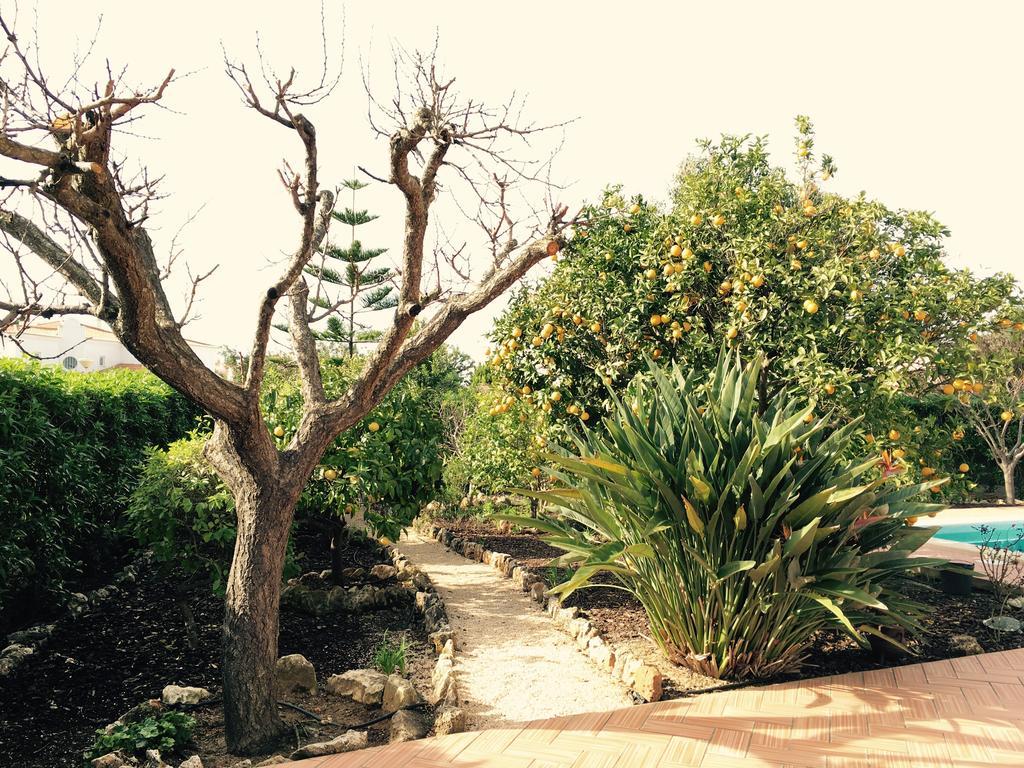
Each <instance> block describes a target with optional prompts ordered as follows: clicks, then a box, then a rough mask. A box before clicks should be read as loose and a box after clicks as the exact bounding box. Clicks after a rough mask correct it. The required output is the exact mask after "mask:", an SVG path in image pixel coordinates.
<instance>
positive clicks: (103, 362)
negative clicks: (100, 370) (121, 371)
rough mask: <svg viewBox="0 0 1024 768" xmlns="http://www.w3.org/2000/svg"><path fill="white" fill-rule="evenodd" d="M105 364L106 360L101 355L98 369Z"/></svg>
mask: <svg viewBox="0 0 1024 768" xmlns="http://www.w3.org/2000/svg"><path fill="white" fill-rule="evenodd" d="M106 364H107V358H106V357H104V356H103V355H100V367H102V366H104V365H106Z"/></svg>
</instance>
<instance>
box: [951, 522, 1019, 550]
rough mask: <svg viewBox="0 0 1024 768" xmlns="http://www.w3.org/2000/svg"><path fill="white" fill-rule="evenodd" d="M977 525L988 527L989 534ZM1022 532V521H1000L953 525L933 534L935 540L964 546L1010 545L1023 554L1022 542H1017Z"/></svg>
mask: <svg viewBox="0 0 1024 768" xmlns="http://www.w3.org/2000/svg"><path fill="white" fill-rule="evenodd" d="M979 525H985V526H988V527H989V529H991V532H990V533H985V534H983V533H982V532H981V531H979V530H978V526H979ZM1022 531H1024V520H1000V521H998V522H977V523H954V524H952V525H944V526H942V527H941V528H940V529H939V530H938V532H937V533H936V534H935V538H937V539H945V540H946V541H959V542H962V543H964V544H974V545H975V546H979V545H981V544H982V543H983V542H986V541H987V542H988V543H989V545H991V546H999V547H1005V546H1007V545H1010V544H1012V545H1013V547H1012V548H1013V549H1014V550H1016V551H1018V552H1024V541H1018V539H1019V538H1020V534H1021V532H1022Z"/></svg>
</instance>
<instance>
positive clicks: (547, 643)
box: [398, 529, 632, 730]
mask: <svg viewBox="0 0 1024 768" xmlns="http://www.w3.org/2000/svg"><path fill="white" fill-rule="evenodd" d="M398 547H399V549H400V550H401V551H402V552H403V553H405V555H406V556H407V557H408V558H409V559H410V560H411V561H412V562H413V563H414V564H416V565H418V566H419V567H420V568H421V569H422V570H424V571H426V573H427V574H428V575H429V576H430V579H431V581H433V582H434V586H435V587H436V589H437V591H438V594H440V595H441V597H442V598H443V599H444V602H445V606H446V608H447V611H448V620H449V622H450V623H451V626H452V629H453V631H454V633H455V637H456V638H457V641H458V643H459V651H458V654H457V656H456V669H457V671H458V681H459V698H460V699H461V701H462V704H461V706H462V708H463V710H464V711H465V712H466V716H467V718H468V721H469V724H470V726H471V727H472V728H473V729H474V730H475V729H480V728H494V727H499V726H502V725H506V724H509V723H517V722H522V721H525V720H540V719H544V718H548V717H554V716H557V715H573V714H579V713H582V712H600V711H602V710H607V709H614V708H616V707H625V706H629V705H630V704H632V700H631V699H630V697H629V694H628V693H627V691H626V689H625V688H624V687H623V686H621V685H620V684H619V683H616V682H615V681H614V680H612V678H611V677H610V676H609V675H607V674H604V673H602V672H601V671H599V670H598V669H596V668H595V667H593V666H592V665H591V664H590V662H589V661H588V660H587V659H586V658H585V657H584V656H583V654H581V653H580V652H579V651H577V650H576V646H575V644H574V643H573V642H572V640H571V639H570V638H569V637H568V636H566V635H564V634H562V633H561V632H559V631H558V630H557V629H556V628H555V627H554V625H553V624H552V623H551V621H550V620H549V619H548V617H547V615H546V614H545V613H543V612H542V611H539V610H538V609H537V605H536V604H535V603H533V602H532V601H531V600H530V599H529V597H528V596H527V595H526V594H525V593H523V592H522V591H521V590H519V589H518V588H517V587H515V586H513V584H512V582H511V581H510V580H508V579H505V578H503V577H502V576H501V574H499V573H498V572H497V571H495V570H494V569H493V568H492V567H491V566H489V565H485V564H483V563H477V562H474V561H471V560H467V559H466V558H464V557H462V556H461V555H457V554H456V553H454V552H452V551H450V550H448V549H446V548H445V547H444V546H442V545H441V544H439V543H438V542H436V541H433V540H430V539H427V538H425V537H423V536H421V535H420V534H419V533H417V532H416V531H414V530H412V529H409V530H407V532H406V533H405V534H403V536H402V540H401V541H400V542H399V544H398Z"/></svg>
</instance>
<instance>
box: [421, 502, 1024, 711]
mask: <svg viewBox="0 0 1024 768" xmlns="http://www.w3.org/2000/svg"><path fill="white" fill-rule="evenodd" d="M438 523H439V524H441V525H444V527H446V528H448V529H449V530H450V531H452V532H453V533H454V534H455V535H457V536H461V537H463V538H465V539H469V540H472V541H477V542H480V543H482V544H483V545H484V546H485V547H486V548H487V549H490V550H492V551H495V552H504V553H506V554H508V555H511V556H512V557H513V558H515V559H516V560H518V561H519V562H520V563H522V564H523V565H525V566H526V567H528V568H529V569H530V570H531V571H532V572H533V573H534V574H535V575H536V576H537V577H538V578H542V579H543V580H544V581H545V582H546V583H547V584H548V586H551V585H552V584H553V581H552V580H553V578H554V577H556V576H557V577H558V578H559V579H565V578H566V576H567V574H568V571H566V570H564V569H563V570H561V571H558V572H554V571H553V570H552V568H551V567H550V566H549V563H550V561H551V559H552V558H555V557H557V556H559V555H561V554H562V551H561V550H559V549H557V548H555V547H552V546H550V545H549V544H546V543H545V542H544V541H543V540H542V538H541V535H540V534H539V533H537V532H532V531H524V530H521V529H519V530H509V529H508V526H507V525H506V526H500V525H496V524H494V523H492V522H490V521H488V520H480V519H477V518H472V517H464V518H456V519H445V520H443V521H441V520H439V521H438ZM602 576H603V577H604V578H605V579H606V580H607V581H610V580H611V577H607V576H605V575H602ZM597 581H599V582H600V581H601V579H600V578H599V579H598V580H597ZM905 592H906V594H907V595H908V596H909V597H911V598H913V599H915V600H917V601H919V602H921V603H923V604H925V605H927V606H928V611H927V614H926V615H925V617H924V619H923V621H922V624H923V626H924V627H925V630H926V631H925V633H924V634H923V635H922V636H920V637H919V638H915V639H912V640H910V641H908V642H907V646H908V647H909V648H910V649H911V650H913V651H914V653H915V655H913V656H904V657H902V658H894V657H892V656H882V655H880V654H879V653H876V652H874V651H872V650H865V649H862V648H861V647H860V646H859V645H857V643H855V642H854V641H853V640H851V639H850V638H849V637H847V636H846V635H844V634H843V633H842V632H840V631H838V630H836V631H831V630H830V631H823V632H819V633H818V635H817V637H816V638H815V641H814V643H813V645H812V647H811V649H810V653H809V655H808V658H807V660H806V662H805V665H804V668H803V670H802V671H801V673H800V674H799V675H788V676H785V677H782V676H780V677H778V678H776V679H775V680H770V681H760V682H779V681H782V680H787V679H795V678H802V677H817V676H820V675H834V674H842V673H844V672H858V671H864V670H869V669H880V668H884V667H893V666H898V665H901V664H916V663H920V662H924V661H935V660H938V659H948V658H951V657H953V656H958V655H960V654H959V652H958V651H957V650H956V649H955V648H954V647H953V646H952V645H951V638H952V637H953V636H955V635H972V636H974V637H976V638H977V639H978V640H979V642H980V643H981V645H982V647H983V648H984V649H985V650H986V651H999V650H1006V649H1009V648H1020V647H1024V632H1014V633H1000V632H995V631H993V630H991V629H989V628H988V627H986V626H985V625H984V624H983V623H982V622H983V620H984V619H986V618H988V617H989V616H991V615H992V614H993V610H994V603H995V601H994V599H993V597H992V595H991V594H990V593H988V592H982V591H975V592H974V593H973V594H972V595H970V596H966V597H957V596H953V595H947V594H945V593H943V592H941V591H939V590H938V589H937V588H935V587H932V586H931V585H930V584H927V583H923V582H922V583H918V582H908V583H907V585H906V589H905ZM565 603H566V605H570V606H573V605H575V606H578V607H579V608H580V610H582V611H584V612H585V613H586V614H587V617H588V618H589V619H590V621H591V623H593V624H594V625H595V626H596V627H597V628H598V629H599V630H600V631H601V634H602V635H603V636H604V638H605V639H606V640H607V641H609V642H610V643H611V644H612V645H614V646H617V647H626V648H628V649H629V650H630V651H631V652H632V653H633V654H634V655H638V656H644V657H646V659H647V660H648V661H649V662H650V663H654V664H655V665H656V666H658V667H659V668H660V669H661V670H662V672H663V674H665V677H666V680H665V698H675V697H679V696H684V695H688V694H690V693H692V692H693V691H695V690H703V689H708V688H713V687H717V686H719V685H721V684H722V682H721V681H719V680H714V679H712V678H708V677H705V676H703V675H700V674H697V673H694V672H691V671H689V670H686V669H682V668H680V667H674V666H672V665H670V664H669V663H668V662H667V661H666V660H665V659H664V656H663V655H662V654H661V653H660V652H659V651H658V649H657V647H656V645H655V644H654V641H653V640H651V638H650V628H649V624H648V622H647V616H646V614H645V613H644V610H643V607H642V606H641V605H640V603H639V602H638V601H637V600H636V598H634V597H633V596H632V595H630V594H629V593H627V592H624V591H622V590H620V589H601V588H599V587H598V588H591V589H582V590H579V591H577V592H575V593H574V594H573V595H571V596H570V598H569V599H568V600H567V601H565Z"/></svg>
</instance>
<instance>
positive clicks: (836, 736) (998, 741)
mask: <svg viewBox="0 0 1024 768" xmlns="http://www.w3.org/2000/svg"><path fill="white" fill-rule="evenodd" d="M289 765H290V766H294V768H397V767H398V766H405V767H407V768H444V767H445V766H462V767H463V768H474V767H478V766H479V767H480V768H483V767H484V766H487V768H570V767H571V768H646V767H647V766H664V767H665V768H684V767H693V766H701V767H705V766H713V767H714V768H731V767H733V766H735V767H736V768H739V767H740V766H742V767H743V768H764V767H770V768H783V767H786V768H788V767H790V766H794V767H795V766H800V767H801V768H867V767H868V766H871V767H872V768H953V767H956V768H960V767H961V766H964V767H966V766H975V767H979V768H980V767H981V766H985V768H991V766H994V765H1005V766H1024V649H1020V650H1013V651H1004V652H1001V653H989V654H983V655H980V656H966V657H963V658H957V659H949V660H945V661H933V662H928V663H925V664H912V665H908V666H904V667H895V668H891V669H882V670H876V671H872V672H856V673H851V674H845V675H836V676H832V677H822V678H816V679H810V680H800V681H797V682H793V683H782V684H778V685H770V686H764V687H756V688H755V687H751V688H742V689H738V690H734V691H721V692H718V693H708V694H704V695H700V696H694V697H692V698H688V699H678V700H675V701H665V702H659V703H656V704H647V705H644V706H639V707H630V708H628V709H619V710H615V711H612V712H598V713H593V714H585V715H575V716H570V717H558V718H551V719H548V720H539V721H535V722H532V723H526V724H523V725H521V726H512V727H507V728H500V729H494V730H484V731H478V732H471V733H461V734H456V735H453V736H442V737H439V738H433V739H424V740H422V741H412V742H406V743H403V744H393V745H388V746H384V747H377V748H374V749H368V750H363V751H360V752H350V753H348V754H344V755H334V756H332V757H320V758H314V759H312V760H304V761H302V762H298V763H291V764H289Z"/></svg>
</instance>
